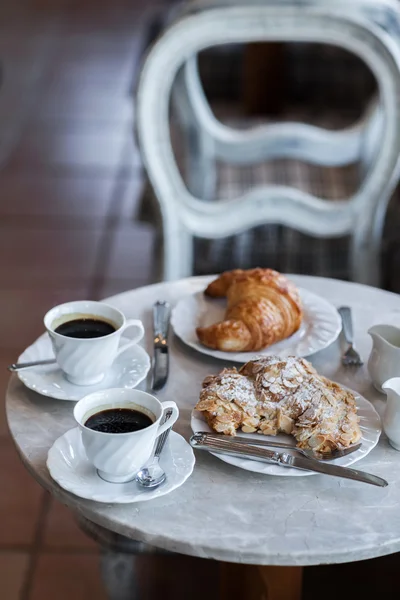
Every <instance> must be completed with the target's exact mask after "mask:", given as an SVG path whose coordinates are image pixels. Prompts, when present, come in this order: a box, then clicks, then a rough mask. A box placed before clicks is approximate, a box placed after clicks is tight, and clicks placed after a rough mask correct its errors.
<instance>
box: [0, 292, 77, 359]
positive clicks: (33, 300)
mask: <svg viewBox="0 0 400 600" xmlns="http://www.w3.org/2000/svg"><path fill="white" fill-rule="evenodd" d="M85 298H88V292H87V286H81V287H71V288H68V287H56V286H51V285H45V286H43V287H42V289H41V288H40V287H39V286H38V287H37V289H23V288H21V289H11V290H0V314H1V315H2V335H1V338H0V348H1V349H2V350H3V351H6V350H10V349H11V352H12V354H13V356H12V362H14V361H15V360H17V358H18V356H19V354H20V353H21V352H22V351H23V349H24V348H25V347H26V346H28V345H30V344H32V343H33V342H34V340H35V339H36V338H37V337H38V336H39V335H41V334H42V333H43V331H44V328H43V317H44V315H45V313H46V312H47V311H48V310H49V309H50V308H51V307H52V306H55V305H57V304H62V303H63V302H69V301H70V300H84V299H85ZM5 354H6V356H9V355H10V354H9V353H8V352H6V353H5ZM10 358H11V356H10Z"/></svg>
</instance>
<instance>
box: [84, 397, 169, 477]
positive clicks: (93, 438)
mask: <svg viewBox="0 0 400 600" xmlns="http://www.w3.org/2000/svg"><path fill="white" fill-rule="evenodd" d="M115 408H116V409H121V408H122V409H130V410H134V411H139V412H142V413H144V415H146V416H147V417H149V423H151V424H150V425H149V426H146V427H145V428H143V429H140V430H139V431H129V432H126V433H109V432H104V431H96V430H95V429H90V427H87V426H86V423H87V422H88V419H90V418H91V417H93V416H94V415H98V414H99V413H102V412H103V411H108V410H110V409H115ZM167 410H171V411H172V414H171V416H170V418H169V419H168V421H166V422H165V423H163V424H161V423H162V420H163V417H164V415H165V412H166V411H167ZM178 416H179V410H178V407H177V405H176V404H175V402H172V401H168V402H163V403H161V402H160V401H159V400H157V398H156V397H155V396H152V395H151V394H147V393H146V392H141V391H139V390H132V389H123V388H114V389H108V390H102V391H99V392H94V393H93V394H89V395H88V396H85V398H82V400H79V402H77V403H76V405H75V408H74V417H75V420H76V422H77V423H78V426H79V429H80V430H81V435H82V443H83V446H84V448H85V451H86V455H87V457H88V459H89V460H90V462H91V463H92V464H93V465H94V466H95V467H96V469H97V472H98V474H99V476H100V477H101V478H102V479H104V480H105V481H109V482H111V483H123V482H126V481H131V480H132V479H133V478H134V477H135V475H136V473H137V472H138V471H139V469H140V468H141V467H142V466H143V465H144V464H145V463H146V461H147V460H148V459H149V458H150V455H151V453H152V450H153V448H154V444H155V441H156V439H157V437H158V436H159V435H161V433H163V432H164V431H165V430H166V429H168V428H169V427H172V425H173V424H174V423H175V421H176V420H177V418H178Z"/></svg>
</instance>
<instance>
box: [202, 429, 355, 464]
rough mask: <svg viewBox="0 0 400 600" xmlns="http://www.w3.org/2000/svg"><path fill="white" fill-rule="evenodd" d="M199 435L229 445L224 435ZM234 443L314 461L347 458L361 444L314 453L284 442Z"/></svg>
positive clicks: (239, 440) (249, 440)
mask: <svg viewBox="0 0 400 600" xmlns="http://www.w3.org/2000/svg"><path fill="white" fill-rule="evenodd" d="M197 433H198V434H200V435H203V436H204V440H209V441H212V442H216V443H218V442H220V441H222V444H223V443H224V442H228V443H229V438H228V437H227V436H226V435H224V434H221V435H219V434H216V433H206V432H205V431H198V432H197ZM235 443H237V444H241V445H245V446H246V445H247V446H266V447H267V448H282V449H286V450H295V451H296V452H299V453H300V454H302V455H303V456H306V457H307V458H313V459H314V460H315V459H316V460H335V458H341V457H342V456H347V455H348V454H352V453H353V452H355V451H356V450H358V449H359V448H361V444H355V445H354V446H349V447H348V448H343V449H340V448H337V449H336V450H333V451H332V452H314V450H305V449H303V448H298V447H297V446H295V445H293V444H287V443H285V442H283V443H281V442H270V441H269V440H263V439H260V440H258V439H254V438H243V437H238V436H236V437H235Z"/></svg>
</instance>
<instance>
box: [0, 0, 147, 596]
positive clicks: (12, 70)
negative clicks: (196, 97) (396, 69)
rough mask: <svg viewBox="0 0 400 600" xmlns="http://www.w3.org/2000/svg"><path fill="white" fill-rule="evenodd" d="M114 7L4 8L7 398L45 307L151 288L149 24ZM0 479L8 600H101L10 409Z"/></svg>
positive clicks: (75, 532) (2, 228)
mask: <svg viewBox="0 0 400 600" xmlns="http://www.w3.org/2000/svg"><path fill="white" fill-rule="evenodd" d="M82 4H84V7H82ZM112 4H113V9H110V6H111V3H108V2H105V1H104V2H93V3H92V5H90V3H88V2H85V3H81V2H78V1H77V2H69V1H68V0H65V1H64V0H60V1H56V2H54V1H52V2H50V1H48V2H46V1H45V0H32V1H29V0H27V1H25V2H23V1H18V0H17V1H15V0H10V1H9V2H8V3H7V2H2V3H0V62H1V64H2V69H3V77H2V85H1V87H0V132H1V134H0V282H1V283H0V314H1V316H2V335H1V338H0V386H1V389H2V392H3V394H2V396H3V397H4V390H5V387H6V384H7V380H8V375H7V372H6V370H5V367H6V365H7V364H9V363H10V362H11V361H13V360H15V359H16V358H17V356H18V353H19V352H21V351H22V350H23V348H24V346H26V345H27V344H29V343H30V342H32V341H33V340H34V339H35V337H37V335H38V334H39V333H40V332H41V330H42V324H41V320H42V316H43V314H44V313H45V311H46V310H47V309H48V308H49V307H50V306H52V305H54V304H58V303H59V302H62V301H64V300H69V299H73V298H83V297H102V296H104V295H107V294H112V293H117V292H119V291H122V290H125V289H129V288H132V287H136V286H138V285H143V284H146V283H149V282H151V281H152V246H153V241H154V232H153V231H152V229H151V228H150V227H149V226H148V225H143V226H142V225H140V224H139V223H137V222H135V214H136V212H137V201H138V198H139V196H140V193H141V189H142V183H143V181H142V173H141V168H140V159H139V156H138V154H137V152H136V150H135V147H134V145H133V141H132V139H131V138H132V124H133V103H132V97H131V95H130V91H131V86H132V83H133V80H134V77H135V72H136V70H137V62H138V58H139V51H140V48H141V40H142V32H143V26H142V21H143V18H144V16H145V14H144V12H143V8H142V6H143V3H142V2H140V1H136V2H135V1H133V2H123V1H121V2H119V3H118V2H113V3H112ZM0 476H1V480H2V485H1V487H0V517H1V526H0V598H1V600H55V599H56V598H57V600H67V599H68V600H87V598H93V600H102V599H103V598H104V599H105V598H106V593H105V590H104V588H103V585H102V582H101V578H100V575H99V560H98V547H97V545H96V544H95V543H94V542H93V541H92V540H91V539H89V538H88V537H87V536H86V535H85V534H84V533H82V532H81V531H80V529H79V528H78V526H77V525H76V524H75V521H74V518H73V516H72V515H71V513H70V512H69V511H68V510H66V509H65V508H64V507H63V506H61V505H59V504H57V503H56V502H55V501H52V500H51V499H50V498H49V497H48V496H47V495H46V494H45V492H44V491H43V490H42V489H41V488H40V487H39V486H38V485H37V484H36V483H35V482H34V480H33V479H32V478H31V477H30V475H28V473H27V472H26V470H25V469H24V467H23V466H22V464H21V462H20V460H19V458H18V456H17V454H16V452H15V450H14V448H13V444H12V442H11V440H10V438H9V436H8V433H7V427H6V421H5V416H4V410H3V409H2V410H1V412H0ZM146 593H147V592H146ZM146 597H149V598H150V596H146Z"/></svg>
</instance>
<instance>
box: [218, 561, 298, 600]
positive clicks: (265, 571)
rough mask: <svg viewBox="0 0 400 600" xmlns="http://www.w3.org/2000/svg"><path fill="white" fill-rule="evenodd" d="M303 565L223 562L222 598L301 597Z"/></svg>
mask: <svg viewBox="0 0 400 600" xmlns="http://www.w3.org/2000/svg"><path fill="white" fill-rule="evenodd" d="M302 572H303V570H302V568H301V567H269V566H268V567H260V566H255V565H240V564H233V563H220V595H219V597H220V600H243V598H245V599H246V600H301V586H302Z"/></svg>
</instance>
